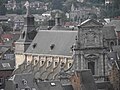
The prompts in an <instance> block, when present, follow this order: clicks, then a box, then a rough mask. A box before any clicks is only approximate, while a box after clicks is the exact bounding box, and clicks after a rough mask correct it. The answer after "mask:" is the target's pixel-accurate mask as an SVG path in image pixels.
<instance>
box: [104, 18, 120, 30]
mask: <svg viewBox="0 0 120 90" xmlns="http://www.w3.org/2000/svg"><path fill="white" fill-rule="evenodd" d="M106 26H114V27H115V30H116V31H120V20H112V21H111V22H110V23H108V24H107V25H106Z"/></svg>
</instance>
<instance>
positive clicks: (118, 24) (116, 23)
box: [106, 20, 120, 44]
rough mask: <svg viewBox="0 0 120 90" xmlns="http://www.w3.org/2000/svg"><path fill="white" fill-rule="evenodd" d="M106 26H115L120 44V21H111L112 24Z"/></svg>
mask: <svg viewBox="0 0 120 90" xmlns="http://www.w3.org/2000/svg"><path fill="white" fill-rule="evenodd" d="M106 26H113V27H114V28H115V31H116V34H117V38H118V44H120V20H111V22H110V23H108V24H107V25H106Z"/></svg>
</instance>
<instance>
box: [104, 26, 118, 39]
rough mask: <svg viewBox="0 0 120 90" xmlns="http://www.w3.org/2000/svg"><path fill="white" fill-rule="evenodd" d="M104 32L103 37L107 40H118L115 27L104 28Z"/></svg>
mask: <svg viewBox="0 0 120 90" xmlns="http://www.w3.org/2000/svg"><path fill="white" fill-rule="evenodd" d="M102 31H103V35H104V38H105V39H116V38H117V36H116V33H115V30H114V27H113V26H104V27H103V29H102Z"/></svg>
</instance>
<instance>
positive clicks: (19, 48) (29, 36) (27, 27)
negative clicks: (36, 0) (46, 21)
mask: <svg viewBox="0 0 120 90" xmlns="http://www.w3.org/2000/svg"><path fill="white" fill-rule="evenodd" d="M25 6H26V9H27V12H26V15H25V16H24V27H23V30H22V33H21V35H20V38H19V39H18V41H16V43H15V56H16V67H18V65H20V64H22V63H23V61H24V55H23V53H24V52H25V51H26V50H27V48H28V47H29V45H30V44H31V42H32V40H33V39H34V37H35V36H36V33H37V31H36V30H35V25H34V16H33V15H32V14H31V13H30V7H29V2H28V1H27V2H26V3H25Z"/></svg>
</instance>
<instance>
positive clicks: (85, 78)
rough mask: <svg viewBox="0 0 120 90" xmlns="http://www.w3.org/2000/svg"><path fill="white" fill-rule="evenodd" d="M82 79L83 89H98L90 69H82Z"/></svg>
mask: <svg viewBox="0 0 120 90" xmlns="http://www.w3.org/2000/svg"><path fill="white" fill-rule="evenodd" d="M78 72H79V71H78ZM80 79H81V80H80V81H81V84H82V85H81V90H97V87H96V84H95V81H94V78H93V76H92V73H91V71H90V70H82V71H80Z"/></svg>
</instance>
